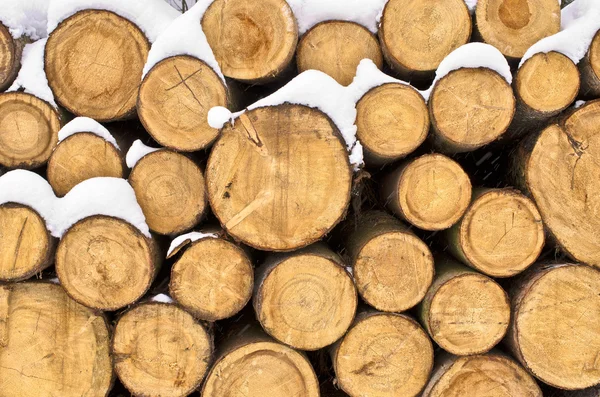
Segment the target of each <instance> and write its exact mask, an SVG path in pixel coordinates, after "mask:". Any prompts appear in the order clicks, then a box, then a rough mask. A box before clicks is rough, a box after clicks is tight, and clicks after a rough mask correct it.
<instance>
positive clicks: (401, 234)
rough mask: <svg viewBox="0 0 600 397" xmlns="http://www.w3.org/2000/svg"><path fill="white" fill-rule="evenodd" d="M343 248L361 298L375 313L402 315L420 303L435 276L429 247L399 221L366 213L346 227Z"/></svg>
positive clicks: (382, 215) (390, 217)
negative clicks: (376, 311)
mask: <svg viewBox="0 0 600 397" xmlns="http://www.w3.org/2000/svg"><path fill="white" fill-rule="evenodd" d="M346 235H347V237H346V239H345V240H346V241H345V248H346V251H347V252H348V256H349V258H350V260H349V263H350V265H351V266H352V272H353V276H354V282H355V284H356V288H357V290H358V293H359V294H360V296H361V297H362V298H363V299H364V301H365V302H367V303H368V304H369V305H371V306H373V307H374V308H376V309H377V310H381V311H386V312H402V311H405V310H408V309H410V308H411V307H413V306H415V305H416V304H417V303H419V302H420V301H421V300H422V299H423V297H424V296H425V293H426V292H427V289H428V288H429V286H430V285H431V282H432V280H433V275H434V264H433V257H432V255H431V252H430V251H429V247H427V245H426V244H425V243H424V242H423V241H421V240H420V239H419V238H418V237H417V236H416V235H415V234H414V233H412V232H411V231H410V230H409V229H408V228H407V227H406V226H404V225H403V224H402V223H401V222H400V221H398V220H396V219H395V218H394V217H392V216H391V215H388V214H386V213H383V212H377V211H373V212H367V213H364V214H363V215H362V217H361V218H359V220H358V222H356V224H348V226H347V231H346Z"/></svg>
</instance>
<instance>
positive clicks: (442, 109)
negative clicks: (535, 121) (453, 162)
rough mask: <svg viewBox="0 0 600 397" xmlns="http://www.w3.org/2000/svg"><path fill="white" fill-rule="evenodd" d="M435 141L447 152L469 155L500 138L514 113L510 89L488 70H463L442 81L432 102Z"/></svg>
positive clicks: (435, 89)
mask: <svg viewBox="0 0 600 397" xmlns="http://www.w3.org/2000/svg"><path fill="white" fill-rule="evenodd" d="M429 111H430V115H431V124H432V126H433V132H434V135H433V141H434V144H435V145H436V146H437V147H438V149H440V150H442V151H444V152H446V153H460V152H469V151H473V150H475V149H478V148H480V147H482V146H484V145H487V144H488V143H491V142H493V141H495V140H497V139H498V138H500V137H501V136H502V135H503V134H504V133H505V132H506V130H507V129H508V127H509V125H510V123H511V121H512V119H513V116H514V114H515V97H514V95H513V90H512V88H511V86H510V85H509V84H508V83H507V82H506V80H504V78H503V77H502V76H500V74H498V73H497V72H495V71H493V70H491V69H487V68H462V69H458V70H454V71H452V72H450V73H448V74H447V75H446V76H445V77H443V78H442V79H441V80H439V81H438V82H437V83H436V84H435V86H434V88H433V91H432V93H431V98H430V100H429Z"/></svg>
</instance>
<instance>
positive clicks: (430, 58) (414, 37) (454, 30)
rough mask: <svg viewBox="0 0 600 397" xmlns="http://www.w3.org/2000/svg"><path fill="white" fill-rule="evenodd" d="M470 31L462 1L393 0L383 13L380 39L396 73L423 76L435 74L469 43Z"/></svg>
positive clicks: (468, 16)
mask: <svg viewBox="0 0 600 397" xmlns="http://www.w3.org/2000/svg"><path fill="white" fill-rule="evenodd" d="M471 28H472V27H471V15H470V14H469V10H468V9H467V6H466V5H465V3H464V1H463V0H446V1H431V0H391V1H388V2H387V4H386V6H385V8H384V10H383V15H382V17H381V25H380V27H379V40H380V42H381V48H382V50H383V54H384V55H385V57H386V59H387V61H388V62H389V63H390V64H391V65H392V67H393V68H394V69H396V71H397V72H399V73H401V74H404V76H403V77H404V78H410V77H413V76H415V77H420V75H425V74H426V75H432V74H433V72H434V71H435V70H436V69H437V67H438V66H439V64H440V62H442V60H443V59H444V58H445V57H446V55H448V54H449V53H451V52H452V51H453V50H455V49H457V48H458V47H460V46H461V45H463V44H466V43H468V42H469V38H470V37H471ZM427 77H429V76H427Z"/></svg>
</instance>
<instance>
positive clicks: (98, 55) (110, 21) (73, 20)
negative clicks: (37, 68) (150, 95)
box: [44, 10, 150, 121]
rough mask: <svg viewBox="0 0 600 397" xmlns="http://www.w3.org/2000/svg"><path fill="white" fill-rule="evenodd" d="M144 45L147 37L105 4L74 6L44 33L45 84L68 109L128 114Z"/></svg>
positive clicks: (97, 115)
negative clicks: (89, 7)
mask: <svg viewBox="0 0 600 397" xmlns="http://www.w3.org/2000/svg"><path fill="white" fill-rule="evenodd" d="M149 50H150V43H149V42H148V39H147V38H146V36H144V34H143V33H142V31H141V30H140V29H139V28H138V27H137V26H136V25H134V24H133V23H132V22H130V21H129V20H127V19H125V18H123V17H121V16H119V15H117V14H115V13H113V12H109V11H104V10H83V11H79V12H77V13H76V14H74V15H72V16H70V17H69V18H67V19H65V20H64V21H62V22H61V23H60V24H59V25H58V27H57V28H56V29H55V30H54V31H52V32H51V33H50V35H49V37H48V42H47V43H46V50H45V57H44V58H45V59H44V65H45V70H46V76H47V78H48V84H49V85H50V88H51V89H52V92H53V93H54V96H55V97H56V100H57V101H58V102H59V103H60V104H61V105H62V106H63V107H65V108H66V109H67V110H68V111H69V112H71V113H73V114H76V115H78V116H87V117H91V118H93V119H94V120H97V121H115V120H120V119H125V118H130V117H132V116H134V114H135V106H136V99H137V92H138V86H139V84H140V81H141V80H142V69H143V68H144V64H145V63H146V58H147V56H148V51H149Z"/></svg>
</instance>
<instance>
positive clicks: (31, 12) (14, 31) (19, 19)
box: [0, 0, 49, 40]
mask: <svg viewBox="0 0 600 397" xmlns="http://www.w3.org/2000/svg"><path fill="white" fill-rule="evenodd" d="M48 2H49V0H0V22H2V24H3V25H4V26H6V27H7V28H8V30H9V31H10V34H11V35H12V36H13V37H14V38H15V39H18V38H19V37H21V36H28V37H30V38H31V39H32V40H39V39H41V38H44V37H46V36H47V35H48V34H47V31H46V26H47V24H48V21H47V15H48Z"/></svg>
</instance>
